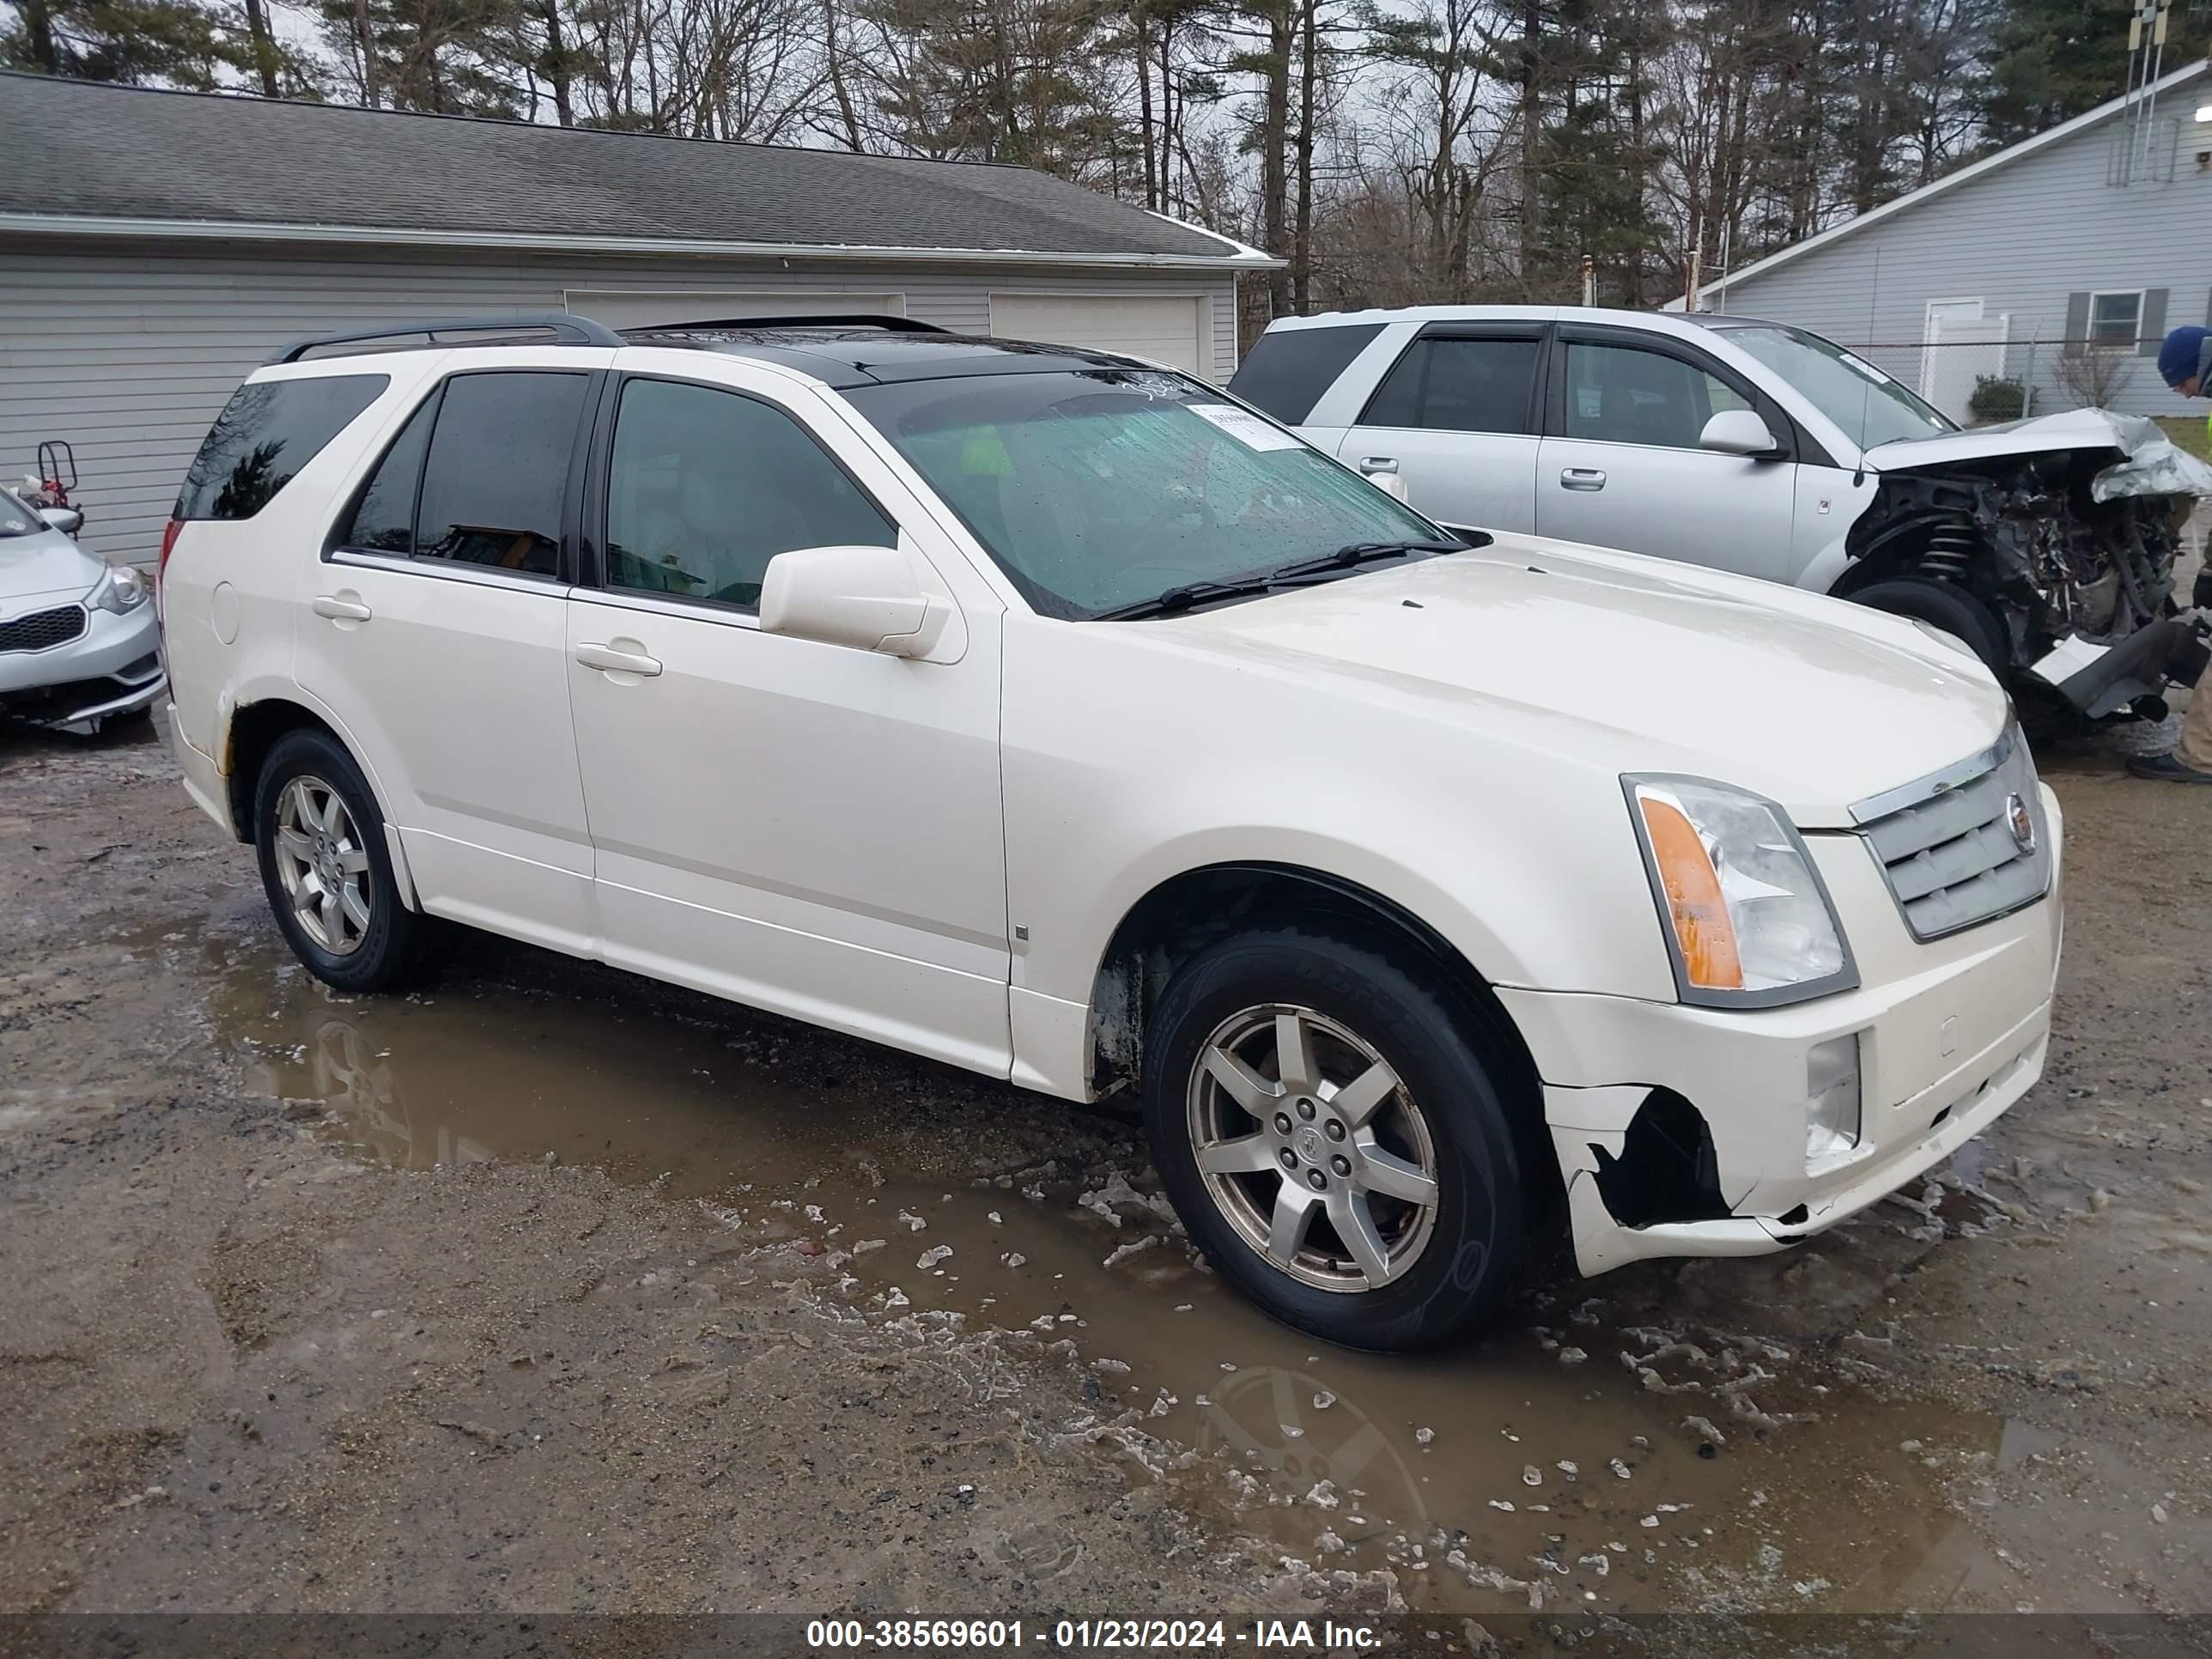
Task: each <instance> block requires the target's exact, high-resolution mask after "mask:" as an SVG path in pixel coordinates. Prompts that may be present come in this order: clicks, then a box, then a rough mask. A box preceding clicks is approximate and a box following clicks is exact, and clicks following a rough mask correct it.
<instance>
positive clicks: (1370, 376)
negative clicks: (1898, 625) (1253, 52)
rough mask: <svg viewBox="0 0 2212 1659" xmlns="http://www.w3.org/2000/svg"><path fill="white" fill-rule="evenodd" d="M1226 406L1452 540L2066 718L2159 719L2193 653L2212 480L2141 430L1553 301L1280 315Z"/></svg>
mask: <svg viewBox="0 0 2212 1659" xmlns="http://www.w3.org/2000/svg"><path fill="white" fill-rule="evenodd" d="M1230 390H1231V392H1234V393H1236V394H1237V396H1238V397H1240V398H1243V399H1245V400H1246V401H1247V402H1249V403H1251V404H1255V406H1257V407H1258V408H1260V409H1262V410H1266V411H1267V413H1268V414H1270V415H1272V416H1274V417H1275V418H1276V419H1277V420H1279V421H1283V422H1287V423H1288V424H1290V425H1291V426H1293V427H1295V428H1297V430H1298V431H1299V432H1300V433H1301V434H1303V435H1304V436H1305V437H1306V438H1307V439H1309V440H1310V441H1312V442H1313V443H1315V444H1317V445H1319V446H1320V447H1322V448H1323V449H1326V450H1328V452H1329V453H1331V454H1333V455H1335V456H1337V457H1339V458H1340V459H1342V460H1343V461H1344V462H1346V464H1347V465H1352V466H1356V467H1358V469H1359V470H1360V471H1363V472H1365V473H1367V474H1369V475H1370V476H1372V477H1378V478H1389V479H1395V480H1396V481H1397V487H1398V488H1399V489H1400V491H1401V494H1402V495H1404V497H1405V499H1406V500H1407V501H1410V502H1411V503H1412V504H1413V506H1414V507H1417V508H1419V510H1420V511H1421V512H1423V513H1427V514H1428V515H1429V516H1430V517H1431V518H1433V519H1436V520H1439V521H1441V522H1443V523H1444V524H1448V525H1453V526H1470V527H1474V528H1480V529H1483V530H1491V531H1517V532H1533V533H1534V534H1536V535H1539V536H1544V537H1549V538H1558V539H1559V540H1563V541H1571V542H1588V543H1591V544H1595V545H1597V546H1600V547H1618V548H1625V549H1626V550H1629V551H1630V552H1634V553H1649V554H1651V555H1654V556H1657V557H1661V558H1667V559H1678V560H1680V561H1682V562H1685V563H1688V564H1698V565H1705V566H1708V567H1710V568H1714V569H1719V570H1732V571H1735V572H1737V573H1739V574H1742V575H1747V576H1758V577H1761V578H1763V579H1765V580H1768V581H1772V582H1786V583H1788V584H1790V586H1795V587H1800V588H1803V589H1806V590H1808V592H1815V593H1832V594H1834V595H1835V596H1837V597H1838V598H1841V599H1855V600H1857V601H1858V602H1859V603H1860V604H1863V605H1870V606H1872V607H1874V608H1875V609H1876V610H1882V611H1891V612H1893V613H1894V614H1897V615H1899V616H1906V617H1917V618H1918V619H1919V620H1921V621H1923V622H1926V623H1930V624H1932V625H1934V626H1936V627H1937V628H1941V629H1944V630H1945V631H1946V632H1948V633H1950V634H1952V635H1955V636H1957V637H1959V638H1960V639H1963V640H1965V641H1966V642H1967V643H1968V644H1969V645H1971V646H1972V647H1973V649H1974V651H1975V652H1976V653H1977V654H1978V655H1979V656H1980V657H1981V658H1982V659H1983V660H1984V662H1986V663H1988V664H1989V665H1990V668H1991V669H1992V670H1993V671H1996V673H1997V674H1998V676H1999V677H2000V678H2003V679H2005V680H2006V681H2008V684H2011V685H2012V687H2013V688H2014V689H2015V691H2017V692H2018V693H2019V695H2020V696H2021V698H2022V699H2023V702H2033V703H2035V704H2036V705H2038V712H2039V714H2040V713H2042V712H2045V707H2046V706H2047V708H2048V710H2049V712H2051V713H2052V714H2061V715H2065V716H2067V718H2068V719H2069V723H2078V721H2079V719H2080V718H2081V717H2084V716H2086V717H2089V718H2101V717H2104V716H2106V715H2110V714H2115V713H2118V711H2121V710H2123V709H2124V708H2129V707H2130V705H2135V704H2137V703H2138V702H2142V700H2144V699H2150V700H2152V701H2150V702H2142V707H2141V708H2140V710H2139V712H2141V713H2142V714H2147V715H2151V716H2154V717H2155V716H2162V715H2163V714H2164V713H2165V709H2164V707H2163V704H2162V703H2160V702H2156V701H2155V700H2156V698H2157V697H2158V694H2159V693H2160V690H2162V688H2163V686H2164V684H2165V683H2166V669H2167V667H2168V665H2170V664H2176V665H2178V663H2179V661H2180V660H2185V659H2186V653H2188V652H2189V650H2190V648H2191V644H2192V639H2191V629H2190V628H2189V626H2188V624H2187V623H2185V622H2183V621H2181V620H2179V618H2178V617H2176V615H2175V611H2176V610H2177V605H2176V604H2175V601H2174V593H2173V564H2174V556H2175V554H2176V552H2177V551H2178V550H2179V547H2180V545H2181V525H2182V520H2184V519H2185V517H2186V516H2187V513H2188V510H2189V507H2191V504H2192V503H2193V501H2194V499H2195V498H2196V497H2197V496H2201V495H2212V466H2207V465H2205V464H2204V463H2203V462H2202V461H2199V460H2197V459H2195V458H2194V457H2192V456H2190V455H2188V454H2185V453H2183V452H2182V451H2180V450H2179V449H2177V448H2176V447H2174V446H2173V444H2172V442H2171V441H2169V440H2168V439H2167V438H2166V435H2164V434H2163V433H2161V432H2160V430H2159V429H2158V428H2157V427H2156V425H2155V424H2154V423H2153V422H2150V421H2148V420H2146V419H2143V418H2142V417H2140V416H2119V415H2112V414H2109V413H2107V412H2106V411H2104V410H2093V409H2088V410H2068V411H2066V412H2064V413H2063V414H2057V415H2051V416H2040V417H2039V418H2037V419H2034V420H2027V421H2015V422H2008V423H2007V424H2004V425H2002V426H1987V427H1982V428H1977V429H1975V430H1973V431H1960V429H1959V428H1958V427H1957V426H1955V425H1954V423H1953V422H1951V421H1950V420H1948V418H1947V417H1945V416H1943V415H1942V414H1940V413H1938V412H1937V411H1936V410H1935V409H1934V408H1932V407H1930V406H1929V404H1926V403H1925V402H1923V400H1922V399H1921V398H1918V397H1917V396H1916V395H1915V394H1914V393H1913V392H1911V391H1909V390H1907V389H1906V388H1905V386H1901V385H1899V383H1898V382H1897V381H1896V380H1893V379H1891V378H1890V377H1889V376H1888V375H1887V374H1883V373H1882V371H1881V369H1879V368H1875V366H1874V365H1873V364H1871V363H1869V362H1866V361H1864V360H1863V358H1860V357H1858V356H1854V355H1853V354H1852V353H1850V352H1849V351H1847V350H1845V349H1844V348H1843V347H1841V346H1838V345H1837V344H1835V343H1833V342H1832V341H1829V340H1824V339H1822V338H1821V337H1820V336H1819V335H1817V334H1811V333H1808V332H1807V331H1804V330H1803V329H1799V328H1791V327H1789V326H1787V325H1784V324H1781V323H1775V322H1769V321H1765V320H1764V319H1759V318H1756V317H1741V316H1730V315H1715V314H1712V313H1703V312H1700V313H1690V314H1687V315H1679V314H1671V313H1652V312H1635V311H1616V310H1609V309H1604V308H1576V307H1548V306H1416V307H1407V308H1405V309H1402V310H1395V311H1352V312H1332V313H1326V314H1324V315H1322V316H1318V317H1293V318H1285V319H1280V320H1279V321H1277V322H1275V323H1273V324H1271V325H1269V326H1268V329H1267V332H1266V333H1265V334H1264V335H1262V336H1261V337H1260V339H1259V340H1258V341H1257V342H1255V344H1254V346H1253V349H1252V350H1251V352H1250V353H1249V355H1248V356H1246V358H1245V360H1244V362H1243V365H1242V366H1241V367H1240V368H1238V369H1237V375H1236V378H1235V379H1234V380H1231V382H1230ZM2069 641H2074V643H2071V644H2069ZM2062 646H2063V647H2066V648H2065V649H2063V650H2061V649H2060V647H2062ZM2054 652H2056V653H2057V655H2056V656H2054V655H2053V654H2052V653H2054ZM2036 669H2040V673H2039V674H2036V673H2031V672H2030V671H2031V670H2036ZM2186 673H2187V674H2188V675H2193V666H2192V667H2191V669H2190V670H2188V671H2186Z"/></svg>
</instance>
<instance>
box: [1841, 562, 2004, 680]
mask: <svg viewBox="0 0 2212 1659" xmlns="http://www.w3.org/2000/svg"><path fill="white" fill-rule="evenodd" d="M1847 597H1849V598H1850V600H1851V602H1852V603H1853V604H1854V605H1865V606H1866V607H1867V608H1868V609H1869V610H1870V611H1887V612H1888V613H1889V614H1890V615H1891V616H1893V617H1911V618H1912V619H1913V620H1915V621H1916V622H1923V623H1928V624H1929V625H1930V626H1931V627H1935V628H1940V629H1942V630H1943V631H1944V632H1945V633H1946V634H1948V635H1951V637H1952V638H1954V639H1955V640H1957V641H1959V642H1960V644H1961V645H1963V646H1965V647H1966V648H1967V649H1968V650H1969V651H1971V652H1972V653H1974V654H1975V655H1976V656H1978V657H1979V658H1980V659H1982V663H1983V665H1984V667H1986V668H1987V669H1988V670H1989V671H1990V673H1992V674H1994V675H1996V677H1997V678H1998V680H1999V681H2000V682H2002V681H2003V680H2004V679H2005V678H2007V676H2008V675H2009V674H2010V673H2011V672H2012V641H2011V640H2010V639H2009V638H2008V636H2007V635H2006V633H2005V628H2004V624H2003V623H2001V622H1999V621H1998V620H1997V618H1996V615H1995V613H1993V612H1992V611H1990V608H1989V606H1987V605H1984V604H1983V603H1982V602H1981V601H1980V600H1979V599H1976V598H1975V597H1974V596H1973V595H1972V593H1969V592H1966V591H1965V590H1964V589H1962V588H1958V587H1954V586H1952V585H1951V584H1950V583H1948V582H1937V581H1929V580H1925V579H1923V578H1921V577H1917V576H1905V577H1900V578H1899V579H1897V580H1893V581H1884V582H1869V584H1868V585H1867V586H1864V587H1862V588H1860V589H1859V590H1858V592H1856V593H1852V594H1850V595H1848V596H1847Z"/></svg>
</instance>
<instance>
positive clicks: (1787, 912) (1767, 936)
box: [1621, 776, 1858, 1008]
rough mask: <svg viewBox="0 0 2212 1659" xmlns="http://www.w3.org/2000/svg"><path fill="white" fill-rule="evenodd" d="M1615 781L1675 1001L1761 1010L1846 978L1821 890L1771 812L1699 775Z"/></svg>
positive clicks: (1838, 932) (1840, 940) (1840, 984)
mask: <svg viewBox="0 0 2212 1659" xmlns="http://www.w3.org/2000/svg"><path fill="white" fill-rule="evenodd" d="M1621 783H1622V785H1623V786H1624V787H1626V790H1627V792H1628V804H1629V812H1630V816H1631V817H1632V818H1633V819H1634V820H1635V823H1636V832H1637V834H1638V836H1640V837H1641V838H1642V841H1643V843H1644V868H1645V870H1646V871H1647V872H1649V873H1650V878H1651V892H1652V896H1653V897H1654V898H1655V899H1656V900H1657V901H1658V905H1659V914H1660V918H1661V921H1662V925H1663V927H1664V929H1665V932H1666V934H1667V942H1668V952H1669V954H1670V955H1671V956H1672V957H1674V981H1675V987H1676V988H1677V989H1678V990H1679V991H1680V994H1681V997H1682V1000H1683V1001H1685V1002H1702V1003H1714V1004H1720V1005H1723V1006H1731V1007H1753V1008H1763V1007H1771V1006H1774V1005H1776V1004H1777V1003H1784V1002H1802V1001H1803V1000H1806V999H1807V998H1808V997H1816V996H1824V995H1826V994H1827V993H1829V992H1831V991H1845V990H1849V989H1850V987H1853V986H1855V985H1857V983H1858V970H1857V968H1856V967H1855V966H1854V965H1853V964H1852V962H1851V955H1850V950H1849V949H1848V948H1847V947H1846V946H1845V945H1844V931H1843V928H1842V927H1841V926H1839V925H1838V922H1837V921H1836V912H1835V908H1834V906H1832V904H1830V903H1829V902H1828V892H1827V889H1826V888H1825V887H1823V886H1822V885H1821V884H1820V875H1819V873H1818V872H1816V871H1815V870H1814V868H1813V860H1812V859H1811V858H1810V857H1809V856H1808V854H1807V853H1806V851H1805V843H1804V842H1803V840H1802V838H1801V837H1800V836H1798V834H1797V830H1796V826H1794V825H1793V824H1792V823H1790V820H1789V818H1788V817H1785V816H1784V813H1783V811H1782V809H1781V808H1780V807H1778V806H1777V805H1775V804H1774V803H1773V802H1772V801H1770V800H1766V799H1763V798H1762V797H1760V796H1758V795H1753V794H1749V793H1746V792H1745V791H1743V790H1741V789H1731V788H1730V787H1729V786H1728V785H1726V784H1724V783H1714V782H1711V781H1709V780H1706V779H1704V778H1677V777H1656V776H1654V777H1625V778H1623V779H1622V780H1621Z"/></svg>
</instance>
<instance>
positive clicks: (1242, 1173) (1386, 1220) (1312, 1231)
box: [1188, 1003, 1437, 1293]
mask: <svg viewBox="0 0 2212 1659" xmlns="http://www.w3.org/2000/svg"><path fill="white" fill-rule="evenodd" d="M1188 1127H1189V1132H1190V1139H1191V1148H1192V1152H1193V1153H1194V1156H1195V1158H1196V1160H1197V1164H1198V1170H1199V1174H1200V1178H1201V1179H1202V1180H1203V1181H1204V1182H1205V1183H1206V1191H1207V1193H1208V1194H1209V1195H1210V1196H1211V1197H1212V1200H1213V1201H1214V1203H1215V1205H1216V1206H1218V1207H1219V1209H1220V1211H1221V1213H1222V1215H1223V1217H1224V1218H1225V1219H1226V1220H1227V1221H1228V1222H1229V1224H1230V1225H1231V1226H1232V1227H1234V1228H1235V1229H1236V1230H1237V1234H1238V1235H1239V1237H1242V1238H1243V1240H1244V1242H1245V1243H1247V1244H1249V1245H1250V1246H1251V1247H1252V1249H1254V1250H1255V1251H1256V1252H1258V1254H1259V1255H1261V1256H1262V1257H1264V1258H1265V1259H1266V1260H1267V1262H1268V1263H1269V1265H1270V1266H1272V1267H1275V1268H1277V1269H1278V1270H1279V1271H1280V1272H1282V1273H1287V1274H1289V1275H1290V1276H1291V1278H1293V1279H1297V1280H1298V1281H1299V1282H1300V1283H1301V1284H1305V1285H1313V1286H1315V1287H1316V1288H1317V1289H1320V1290H1325V1291H1343V1292H1347V1293H1351V1292H1358V1291H1370V1290H1374V1289H1376V1288H1378V1287H1379V1286H1381V1285H1387V1284H1389V1283H1390V1282H1391V1281H1392V1280H1394V1279H1397V1278H1399V1277H1401V1275H1402V1274H1404V1273H1406V1272H1407V1270H1408V1269H1410V1268H1411V1267H1413V1264H1414V1262H1415V1261H1419V1259H1420V1256H1421V1253H1422V1252H1423V1251H1424V1250H1425V1249H1426V1248H1427V1247H1428V1244H1429V1241H1430V1239H1431V1236H1432V1235H1433V1233H1434V1232H1435V1229H1436V1216H1437V1158H1436V1148H1435V1142H1434V1139H1433V1138H1432V1137H1431V1134H1430V1133H1429V1124H1428V1120H1427V1119H1426V1117H1425V1116H1424V1115H1423V1114H1422V1112H1421V1109H1420V1108H1419V1105H1417V1104H1416V1103H1415V1102H1414V1101H1413V1097H1412V1095H1411V1093H1410V1092H1409V1091H1407V1088H1406V1086H1405V1085H1404V1083H1403V1082H1402V1081H1401V1079H1399V1077H1398V1074H1397V1073H1395V1071H1393V1070H1392V1069H1391V1067H1390V1065H1389V1062H1388V1061H1386V1060H1384V1059H1383V1056H1382V1055H1381V1054H1379V1053H1378V1052H1376V1048H1374V1046H1373V1045H1372V1044H1371V1043H1370V1042H1367V1041H1366V1040H1365V1039H1364V1038H1363V1037H1361V1036H1359V1035H1358V1033H1356V1032H1354V1031H1352V1030H1350V1029H1349V1028H1348V1027H1346V1026H1345V1025H1343V1024H1340V1022H1338V1021H1336V1020H1334V1019H1331V1018H1328V1016H1327V1015H1326V1014H1323V1013H1322V1012H1319V1011H1318V1010H1316V1009H1313V1008H1307V1007H1302V1006H1296V1005H1291V1004H1280V1003H1267V1004H1262V1005H1260V1006H1254V1007H1250V1008H1246V1009H1243V1010H1242V1011H1240V1012H1237V1013H1235V1014H1232V1015H1231V1017H1230V1018H1227V1019H1225V1020H1224V1021H1223V1022H1222V1023H1221V1024H1219V1025H1218V1026H1217V1027H1216V1028H1215V1029H1214V1031H1213V1033H1212V1036H1209V1037H1208V1038H1207V1039H1206V1042H1205V1043H1204V1044H1203V1045H1202V1046H1201V1047H1200V1049H1199V1054H1198V1061H1197V1064H1195V1065H1194V1066H1193V1067H1192V1068H1191V1077H1190V1082H1189V1088H1188Z"/></svg>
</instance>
